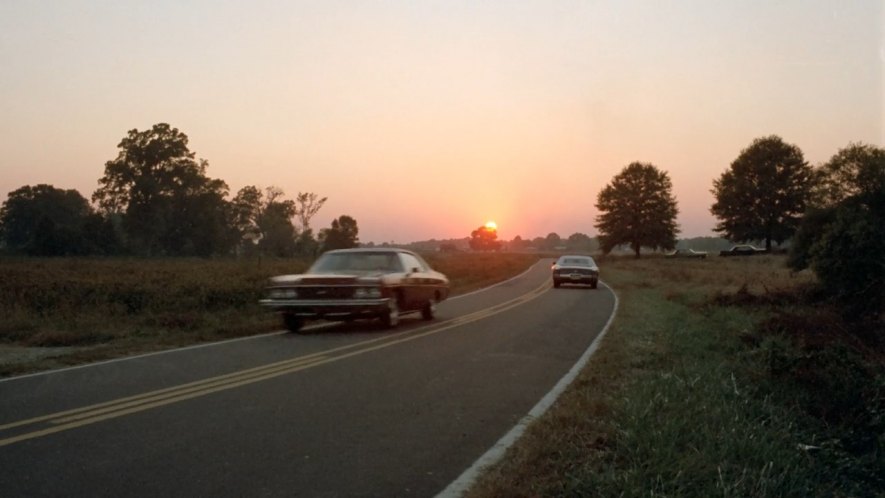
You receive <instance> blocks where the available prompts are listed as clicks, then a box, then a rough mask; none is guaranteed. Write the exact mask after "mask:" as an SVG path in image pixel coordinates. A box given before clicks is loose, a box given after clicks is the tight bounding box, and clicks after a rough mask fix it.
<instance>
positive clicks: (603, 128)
mask: <svg viewBox="0 0 885 498" xmlns="http://www.w3.org/2000/svg"><path fill="white" fill-rule="evenodd" d="M883 26H885V14H883V3H882V2H881V1H857V2H845V3H839V2H823V1H799V0H793V1H781V2H767V1H761V0H760V1H752V2H734V3H729V4H724V3H722V2H709V1H701V0H696V1H673V2H638V1H637V2H614V1H612V2H606V1H603V2H590V1H538V2H516V1H512V2H505V1H498V2H481V3H480V2H467V1H463V2H457V1H451V2H411V1H405V0H402V1H396V0H391V1H387V2H372V3H370V4H367V3H364V2H337V1H328V2H313V1H310V2H307V1H305V2H284V1H279V2H274V1H257V2H250V3H248V4H246V3H243V4H222V3H220V2H210V1H202V2H166V1H160V2H152V3H150V4H147V3H143V2H123V1H121V2H110V3H106V4H105V3H98V2H94V1H69V2H59V3H53V4H43V3H34V2H29V1H23V0H6V1H5V2H3V3H2V4H0V68H3V69H2V71H3V77H2V78H0V137H2V138H0V173H2V175H0V192H2V193H3V194H5V193H7V192H9V191H12V190H14V189H16V188H19V187H21V186H23V185H33V184H37V183H50V184H53V185H55V186H56V187H59V188H75V189H77V190H79V191H80V192H81V193H82V194H83V195H84V196H86V197H89V196H90V195H91V193H92V191H93V190H94V189H95V188H96V186H97V183H96V182H97V180H98V178H99V177H100V176H101V175H102V172H103V167H104V166H103V165H104V162H105V161H107V160H109V159H112V158H114V157H115V156H116V154H117V150H116V145H117V143H118V142H119V141H120V139H121V138H122V137H123V136H124V135H125V134H126V132H127V130H129V129H132V128H138V129H146V128H149V127H150V126H151V125H153V124H154V123H158V122H168V123H170V124H172V125H173V126H175V127H177V128H179V129H180V130H181V131H183V132H184V133H186V134H187V135H188V136H189V137H190V140H191V149H192V150H193V151H195V152H196V153H197V155H198V157H201V158H205V159H207V160H208V161H209V165H210V166H209V170H208V173H209V175H210V176H212V177H217V178H222V179H224V180H225V181H226V182H227V183H228V184H229V186H230V187H231V190H232V193H235V192H236V190H238V189H239V188H241V187H243V186H245V185H258V186H267V185H276V186H279V187H281V188H282V189H283V190H284V191H285V192H287V193H288V194H290V196H294V195H295V194H296V193H297V192H299V191H311V192H316V193H318V194H320V195H322V196H327V197H328V198H329V201H328V202H327V203H326V205H325V207H323V209H322V211H320V213H319V214H318V215H317V217H316V219H315V220H314V222H313V223H312V226H314V227H317V228H321V227H324V226H328V224H329V222H330V221H331V219H333V218H335V217H337V216H340V215H342V214H348V215H350V216H353V217H354V218H356V220H357V222H358V224H359V227H360V238H361V240H363V241H375V242H384V241H397V242H409V241H414V240H423V239H429V238H438V239H440V238H450V237H466V236H468V235H469V234H470V232H471V231H472V230H474V229H475V228H477V227H479V226H480V225H482V224H484V223H485V222H486V221H488V220H495V221H496V222H497V223H498V226H499V235H500V237H501V238H503V239H508V240H509V239H511V238H513V237H514V236H516V235H520V236H522V237H523V238H531V237H535V236H539V235H540V236H544V235H546V234H547V233H549V232H551V231H553V232H557V233H559V234H560V235H561V236H562V237H567V236H568V235H570V234H572V233H574V232H583V233H587V234H590V235H595V233H596V231H595V228H594V227H593V223H594V220H595V216H596V215H597V214H598V213H597V212H596V209H595V207H594V204H595V201H596V195H597V193H598V191H599V189H600V188H602V187H603V186H604V185H605V184H606V183H608V182H609V181H610V180H611V178H612V177H613V176H614V175H615V174H617V173H618V172H619V171H620V170H621V169H622V168H623V167H624V166H626V165H627V164H629V163H630V162H632V161H643V162H651V163H653V164H655V165H656V166H658V167H659V168H661V169H663V170H665V171H668V172H669V174H670V177H671V179H672V181H673V185H674V193H675V194H676V197H677V200H678V202H679V208H680V216H679V219H678V221H679V223H680V226H681V228H682V234H681V235H682V236H698V235H709V234H711V229H712V227H713V225H714V224H715V220H714V219H713V218H712V217H711V215H710V213H709V207H710V205H711V204H712V202H713V199H712V196H711V194H710V192H709V190H710V188H711V186H712V181H713V179H714V178H716V177H717V176H718V175H720V174H721V173H722V172H723V171H724V170H725V169H726V168H727V167H728V165H729V164H730V162H731V161H732V160H734V158H736V157H737V155H738V154H739V153H740V151H741V149H742V148H744V147H746V146H747V145H749V144H750V142H751V141H752V140H753V139H754V138H757V137H760V136H765V135H769V134H778V135H780V136H782V137H783V138H784V139H785V140H786V141H787V142H789V143H795V144H796V145H798V146H799V147H800V148H802V150H803V151H804V152H805V154H806V159H808V160H809V161H810V162H811V163H812V164H817V163H819V162H822V161H825V160H826V159H828V158H829V157H830V156H831V155H832V154H834V153H835V152H836V151H837V150H838V149H839V148H840V147H843V146H845V145H847V144H848V143H849V142H851V141H864V142H867V143H872V144H875V145H878V146H883V144H885V137H883V115H885V110H883V95H882V93H883V76H882V75H883V63H885V35H883Z"/></svg>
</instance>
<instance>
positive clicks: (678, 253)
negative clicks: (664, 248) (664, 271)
mask: <svg viewBox="0 0 885 498" xmlns="http://www.w3.org/2000/svg"><path fill="white" fill-rule="evenodd" d="M664 256H666V257H668V258H696V259H704V258H706V257H707V253H706V252H704V251H695V250H694V249H676V250H675V251H673V252H669V253H667V254H665V255H664Z"/></svg>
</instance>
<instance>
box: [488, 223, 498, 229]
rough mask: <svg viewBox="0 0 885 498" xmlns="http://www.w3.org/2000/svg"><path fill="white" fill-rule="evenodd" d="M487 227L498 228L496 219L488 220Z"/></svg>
mask: <svg viewBox="0 0 885 498" xmlns="http://www.w3.org/2000/svg"><path fill="white" fill-rule="evenodd" d="M486 228H488V229H489V230H497V229H498V224H497V223H495V222H494V221H488V222H486Z"/></svg>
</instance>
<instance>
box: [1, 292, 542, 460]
mask: <svg viewBox="0 0 885 498" xmlns="http://www.w3.org/2000/svg"><path fill="white" fill-rule="evenodd" d="M549 288H550V285H549V283H547V282H545V283H544V284H543V285H541V286H540V287H538V288H536V289H534V290H532V291H530V292H528V293H526V294H523V295H522V296H519V297H517V298H514V299H511V300H509V301H506V302H504V303H501V304H498V305H495V306H492V307H491V308H487V309H484V310H480V311H476V312H474V313H470V314H467V315H464V316H460V317H457V318H452V319H450V320H445V321H443V322H440V323H437V324H434V325H431V326H427V327H421V328H419V329H415V330H407V331H403V332H400V333H398V334H394V335H386V336H384V337H379V338H375V339H370V340H367V341H361V342H358V343H355V344H350V345H347V346H341V347H337V348H333V349H328V350H325V351H320V352H317V353H312V354H309V355H305V356H299V357H297V358H292V359H289V360H284V361H279V362H276V363H270V364H267V365H262V366H260V367H255V368H250V369H246V370H240V371H238V372H233V373H229V374H225V375H219V376H217V377H210V378H208V379H203V380H198V381H195V382H190V383H187V384H182V385H179V386H174V387H168V388H165V389H158V390H156V391H150V392H147V393H143V394H137V395H134V396H128V397H125V398H119V399H115V400H111V401H107V402H104V403H98V404H95V405H90V406H84V407H82V408H75V409H72V410H65V411H61V412H56V413H51V414H48V415H43V416H39V417H34V418H30V419H27V420H20V421H17V422H10V423H7V424H3V425H0V437H2V435H3V434H4V433H14V434H13V435H9V436H7V437H4V438H2V439H0V447H2V446H7V445H10V444H14V443H18V442H21V441H26V440H29V439H34V438H38V437H43V436H48V435H50V434H54V433H56V432H62V431H66V430H70V429H75V428H77V427H82V426H84V425H89V424H95V423H98V422H102V421H104V420H110V419H113V418H117V417H122V416H125V415H130V414H132V413H137V412H142V411H145V410H150V409H152V408H158V407H161V406H165V405H169V404H172V403H178V402H179V401H185V400H189V399H192V398H197V397H200V396H205V395H207V394H212V393H215V392H218V391H224V390H227V389H233V388H236V387H240V386H245V385H248V384H252V383H255V382H261V381H263V380H267V379H272V378H274V377H279V376H281V375H286V374H290V373H294V372H298V371H301V370H306V369H308V368H312V367H316V366H319V365H324V364H326V363H331V362H334V361H338V360H343V359H345V358H350V357H352V356H357V355H361V354H364V353H368V352H371V351H376V350H379V349H383V348H387V347H390V346H394V345H396V344H401V343H404V342H408V341H413V340H415V339H419V338H422V337H426V336H429V335H433V334H438V333H440V332H443V331H446V330H449V329H452V328H455V327H458V326H460V325H464V324H467V323H470V322H475V321H477V320H481V319H483V318H487V317H489V316H492V315H495V314H498V313H502V312H504V311H507V310H509V309H511V308H514V307H516V306H519V305H521V304H524V303H526V302H528V301H530V300H532V299H535V298H536V297H538V296H540V295H541V294H543V293H544V292H546V291H547V290H549ZM15 433H17V434H15Z"/></svg>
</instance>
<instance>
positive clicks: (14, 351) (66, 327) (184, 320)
mask: <svg viewBox="0 0 885 498" xmlns="http://www.w3.org/2000/svg"><path fill="white" fill-rule="evenodd" d="M428 260H429V261H430V263H431V265H432V266H434V268H435V269H437V270H439V271H441V272H443V273H445V274H446V275H447V276H448V277H449V278H450V280H451V289H452V292H453V293H463V292H467V291H469V290H472V289H476V288H479V287H482V286H485V285H489V284H492V283H495V282H499V281H502V280H505V279H507V278H510V277H511V276H513V275H516V274H518V273H520V272H522V271H523V270H525V269H526V268H528V267H529V266H530V265H531V264H532V263H534V262H535V261H537V256H531V255H525V254H473V253H460V254H452V255H443V254H431V255H428ZM307 266H308V262H306V261H301V260H293V259H267V258H263V259H261V260H257V259H248V260H245V259H243V260H233V259H219V260H206V259H155V260H145V259H86V258H58V259H38V258H33V259H21V258H18V259H12V258H10V259H0V316H2V317H3V319H2V320H0V376H3V375H6V376H8V375H13V374H18V373H25V372H30V371H35V370H43V369H48V368H55V367H60V366H67V365H72V364H78V363H83V362H89V361H96V360H102V359H107V358H113V357H118V356H122V355H128V354H135V353H141V352H149V351H156V350H161V349H167V348H170V347H176V346H184V345H189V344H194V343H199V342H206V341H214V340H221V339H226V338H232V337H240V336H246V335H254V334H259V333H264V332H269V331H273V330H278V329H279V328H280V325H279V317H277V316H276V315H275V314H273V313H267V312H266V311H264V310H263V309H261V308H260V307H259V306H258V300H259V299H260V297H261V293H262V290H263V287H264V285H265V283H266V281H267V279H268V278H269V277H270V276H273V275H279V274H285V273H299V272H301V271H303V270H304V269H305V268H306V267H307Z"/></svg>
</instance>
